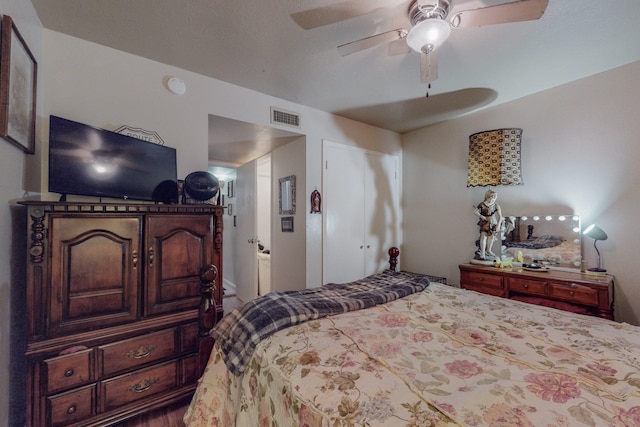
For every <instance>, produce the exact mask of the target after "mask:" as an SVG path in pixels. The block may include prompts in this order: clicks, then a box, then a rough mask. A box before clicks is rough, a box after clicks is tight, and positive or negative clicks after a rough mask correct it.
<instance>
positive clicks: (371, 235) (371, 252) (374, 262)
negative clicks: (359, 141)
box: [363, 152, 400, 276]
mask: <svg viewBox="0 0 640 427" xmlns="http://www.w3.org/2000/svg"><path fill="white" fill-rule="evenodd" d="M364 157H365V168H364V187H365V188H364V216H365V218H364V224H365V228H364V242H365V245H364V246H365V247H364V249H365V259H364V263H365V265H364V272H363V276H368V275H370V274H374V273H378V272H380V271H382V270H384V269H385V268H389V255H388V251H389V248H390V247H391V246H397V245H399V244H400V236H399V234H400V232H399V224H400V218H399V204H398V192H399V191H398V188H399V186H398V182H397V180H398V172H397V171H398V163H399V159H398V156H391V155H388V154H381V153H372V152H367V153H365V155H364Z"/></svg>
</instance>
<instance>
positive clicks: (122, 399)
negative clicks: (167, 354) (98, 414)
mask: <svg viewBox="0 0 640 427" xmlns="http://www.w3.org/2000/svg"><path fill="white" fill-rule="evenodd" d="M176 380H177V366H176V361H175V360H173V361H171V362H167V363H164V364H161V365H158V366H153V367H150V368H146V369H141V370H138V371H134V372H131V373H129V374H125V375H121V376H119V377H116V378H113V379H110V380H106V381H103V382H102V383H101V388H100V391H101V396H102V398H101V400H102V402H103V404H104V410H105V411H108V410H111V409H114V408H118V407H120V406H122V405H126V404H127V403H131V402H134V401H136V400H139V399H144V398H147V397H149V396H153V395H154V394H157V393H161V392H164V391H168V390H171V389H173V388H175V387H176V385H177V381H176Z"/></svg>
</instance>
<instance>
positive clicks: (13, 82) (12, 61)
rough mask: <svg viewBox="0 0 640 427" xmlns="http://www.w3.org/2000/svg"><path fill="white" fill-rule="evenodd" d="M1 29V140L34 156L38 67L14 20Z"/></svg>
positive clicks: (4, 21)
mask: <svg viewBox="0 0 640 427" xmlns="http://www.w3.org/2000/svg"><path fill="white" fill-rule="evenodd" d="M1 25H2V28H1V29H0V136H1V137H3V138H4V139H6V140H7V141H9V142H11V143H12V144H14V145H16V146H17V147H19V148H20V149H22V150H23V151H24V152H25V153H28V154H33V153H34V152H35V148H36V78H37V74H38V64H37V62H36V60H35V58H34V56H33V54H32V53H31V51H30V50H29V47H28V46H27V44H26V43H25V41H24V39H23V38H22V36H21V35H20V32H19V31H18V29H17V28H16V26H15V24H14V23H13V19H11V17H10V16H7V15H4V16H3V17H2V24H1Z"/></svg>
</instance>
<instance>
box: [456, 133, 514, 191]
mask: <svg viewBox="0 0 640 427" xmlns="http://www.w3.org/2000/svg"><path fill="white" fill-rule="evenodd" d="M521 140H522V129H519V128H508V129H494V130H487V131H483V132H478V133H474V134H473V135H470V136H469V165H468V172H467V187H476V186H487V185H490V186H494V185H522V171H521V168H520V165H521V162H520V152H521V149H520V143H521Z"/></svg>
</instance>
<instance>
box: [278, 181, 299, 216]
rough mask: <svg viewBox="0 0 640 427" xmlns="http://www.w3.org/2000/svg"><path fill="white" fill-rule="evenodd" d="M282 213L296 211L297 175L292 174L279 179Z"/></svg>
mask: <svg viewBox="0 0 640 427" xmlns="http://www.w3.org/2000/svg"><path fill="white" fill-rule="evenodd" d="M279 184H280V186H279V187H280V194H279V197H278V199H279V201H280V215H293V214H295V213H296V176H295V175H290V176H287V177H284V178H280V179H279Z"/></svg>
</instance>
